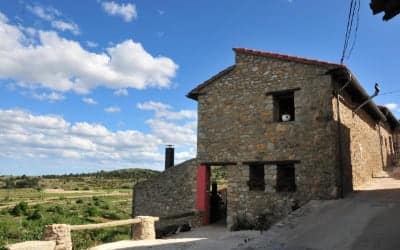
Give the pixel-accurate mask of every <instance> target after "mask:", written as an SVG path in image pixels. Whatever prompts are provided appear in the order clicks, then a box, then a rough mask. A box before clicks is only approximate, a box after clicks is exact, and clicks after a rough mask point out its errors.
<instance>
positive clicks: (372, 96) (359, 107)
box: [354, 83, 381, 113]
mask: <svg viewBox="0 0 400 250" xmlns="http://www.w3.org/2000/svg"><path fill="white" fill-rule="evenodd" d="M380 90H381V88H380V87H379V84H378V83H375V92H374V94H373V95H371V96H370V97H368V99H367V100H365V101H364V102H363V103H361V104H360V105H358V107H357V108H356V109H355V110H354V113H357V111H358V110H360V109H361V108H362V107H364V106H365V105H366V104H367V103H369V102H370V101H371V100H372V99H373V98H374V97H376V96H377V95H378V94H379V91H380Z"/></svg>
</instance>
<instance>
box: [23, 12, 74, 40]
mask: <svg viewBox="0 0 400 250" xmlns="http://www.w3.org/2000/svg"><path fill="white" fill-rule="evenodd" d="M26 8H27V9H28V10H29V11H30V12H32V13H33V14H34V15H36V16H37V17H39V18H41V19H43V20H46V21H48V22H50V24H51V26H52V27H53V28H55V29H58V30H61V31H70V32H71V33H72V34H74V35H78V34H79V33H80V31H79V27H78V25H77V24H76V23H74V22H70V21H66V20H62V16H63V15H62V13H61V11H59V10H57V9H55V8H53V7H43V6H41V5H34V6H31V5H27V6H26Z"/></svg>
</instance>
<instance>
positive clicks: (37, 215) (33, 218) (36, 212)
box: [27, 209, 43, 220]
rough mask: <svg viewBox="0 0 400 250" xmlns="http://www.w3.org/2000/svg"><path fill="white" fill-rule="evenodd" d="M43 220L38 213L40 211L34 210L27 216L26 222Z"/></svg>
mask: <svg viewBox="0 0 400 250" xmlns="http://www.w3.org/2000/svg"><path fill="white" fill-rule="evenodd" d="M42 218H43V215H42V214H41V213H40V210H38V209H35V210H33V213H32V214H31V215H29V216H28V218H27V219H28V220H40V219H42Z"/></svg>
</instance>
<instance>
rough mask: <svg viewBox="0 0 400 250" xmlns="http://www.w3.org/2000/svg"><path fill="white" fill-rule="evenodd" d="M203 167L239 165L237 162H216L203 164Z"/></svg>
mask: <svg viewBox="0 0 400 250" xmlns="http://www.w3.org/2000/svg"><path fill="white" fill-rule="evenodd" d="M201 165H206V166H226V165H237V163H236V162H229V161H220V162H218V161H215V162H203V163H201Z"/></svg>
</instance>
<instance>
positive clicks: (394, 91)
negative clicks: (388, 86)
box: [380, 90, 400, 96]
mask: <svg viewBox="0 0 400 250" xmlns="http://www.w3.org/2000/svg"><path fill="white" fill-rule="evenodd" d="M392 94H400V90H393V91H390V92H385V93H382V94H380V95H381V96H382V95H392Z"/></svg>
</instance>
